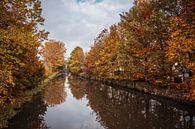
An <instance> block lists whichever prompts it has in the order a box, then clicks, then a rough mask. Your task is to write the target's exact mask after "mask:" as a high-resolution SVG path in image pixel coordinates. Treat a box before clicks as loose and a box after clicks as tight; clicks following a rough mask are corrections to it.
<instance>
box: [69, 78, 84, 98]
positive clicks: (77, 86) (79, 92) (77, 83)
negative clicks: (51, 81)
mask: <svg viewBox="0 0 195 129" xmlns="http://www.w3.org/2000/svg"><path fill="white" fill-rule="evenodd" d="M68 82H69V88H70V89H71V92H72V94H73V96H74V97H75V98H76V99H77V100H81V99H82V98H83V97H84V96H85V82H84V81H81V79H79V78H74V79H73V77H69V78H68Z"/></svg>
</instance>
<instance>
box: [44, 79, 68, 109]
mask: <svg viewBox="0 0 195 129" xmlns="http://www.w3.org/2000/svg"><path fill="white" fill-rule="evenodd" d="M64 83H65V77H57V78H55V79H52V80H51V81H50V82H49V83H48V85H47V86H46V87H45V89H44V91H43V99H44V100H45V102H46V103H47V105H49V106H51V107H53V106H55V105H57V104H60V103H62V102H64V101H65V99H66V96H67V93H66V92H65V90H64Z"/></svg>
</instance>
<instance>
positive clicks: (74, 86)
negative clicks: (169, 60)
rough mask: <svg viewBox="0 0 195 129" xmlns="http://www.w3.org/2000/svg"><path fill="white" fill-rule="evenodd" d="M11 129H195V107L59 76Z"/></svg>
mask: <svg viewBox="0 0 195 129" xmlns="http://www.w3.org/2000/svg"><path fill="white" fill-rule="evenodd" d="M9 129H195V107H191V106H187V105H182V104H179V103H176V102H173V101H168V100H165V99H161V98H158V97H152V96H150V95H147V94H143V93H140V92H136V91H131V90H128V89H122V88H114V87H110V86H106V85H103V84H100V83H97V82H89V81H86V80H81V79H78V78H74V77H69V78H68V77H59V78H56V79H54V80H52V81H51V82H50V83H49V84H48V86H47V87H46V88H45V90H44V91H43V93H41V94H39V95H37V96H35V97H34V98H33V101H32V102H30V103H28V104H26V105H25V106H24V108H23V111H22V112H20V113H19V114H18V115H17V116H16V117H15V118H14V119H13V120H12V121H11V122H10V125H9Z"/></svg>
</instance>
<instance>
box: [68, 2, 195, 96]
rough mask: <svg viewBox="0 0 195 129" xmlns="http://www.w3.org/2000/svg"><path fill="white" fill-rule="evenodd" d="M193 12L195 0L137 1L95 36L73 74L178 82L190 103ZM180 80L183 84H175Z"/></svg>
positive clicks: (194, 66)
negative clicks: (119, 18) (118, 20)
mask: <svg viewBox="0 0 195 129" xmlns="http://www.w3.org/2000/svg"><path fill="white" fill-rule="evenodd" d="M194 10H195V1H194V0H173V1H171V2H170V1H169V0H163V1H161V0H150V1H143V2H142V1H139V0H137V1H135V5H134V6H133V7H132V8H131V9H130V10H129V11H128V12H125V13H123V14H121V21H120V22H119V23H118V24H117V25H112V26H111V27H110V28H109V29H105V30H103V31H102V32H101V33H100V34H99V36H98V37H97V38H96V39H95V42H94V44H93V46H92V47H91V49H90V51H89V52H88V53H87V54H86V56H85V60H84V59H82V60H84V63H82V67H79V68H80V69H82V70H80V71H76V72H77V73H78V72H84V73H86V74H88V75H90V76H96V77H101V78H111V79H120V80H121V79H129V80H145V81H149V82H151V83H154V84H160V85H169V84H173V82H174V81H175V82H180V81H182V82H183V83H181V84H179V85H178V84H177V86H176V87H177V88H182V89H184V90H185V91H188V92H190V94H189V96H188V97H190V98H193V99H194V97H195V75H194V70H195V12H194ZM74 51H76V50H74ZM81 58H83V56H82V57H80V56H79V59H81ZM70 59H74V58H73V54H71V57H70ZM77 61H79V60H77ZM77 61H76V60H74V61H71V62H77ZM82 62H83V61H82ZM75 67H76V66H75ZM70 70H71V65H70ZM182 73H183V74H182ZM180 76H183V77H181V79H182V80H178V78H179V77H180ZM186 76H188V78H187V79H186V78H185V77H186Z"/></svg>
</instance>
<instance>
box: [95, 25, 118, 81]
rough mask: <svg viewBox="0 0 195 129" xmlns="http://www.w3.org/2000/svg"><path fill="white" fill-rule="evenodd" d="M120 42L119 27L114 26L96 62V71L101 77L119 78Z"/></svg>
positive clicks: (104, 40) (106, 37) (105, 39)
mask: <svg viewBox="0 0 195 129" xmlns="http://www.w3.org/2000/svg"><path fill="white" fill-rule="evenodd" d="M119 41H120V37H119V32H118V26H117V25H112V26H111V27H110V29H109V33H108V34H107V36H105V37H104V39H103V40H102V42H103V44H102V48H101V50H100V52H99V56H100V57H99V59H98V60H97V61H96V62H95V64H96V65H97V66H96V69H97V71H98V72H99V75H100V76H101V77H106V78H117V75H116V74H115V73H116V72H117V71H119V64H118V46H119V45H118V44H119Z"/></svg>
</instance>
